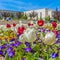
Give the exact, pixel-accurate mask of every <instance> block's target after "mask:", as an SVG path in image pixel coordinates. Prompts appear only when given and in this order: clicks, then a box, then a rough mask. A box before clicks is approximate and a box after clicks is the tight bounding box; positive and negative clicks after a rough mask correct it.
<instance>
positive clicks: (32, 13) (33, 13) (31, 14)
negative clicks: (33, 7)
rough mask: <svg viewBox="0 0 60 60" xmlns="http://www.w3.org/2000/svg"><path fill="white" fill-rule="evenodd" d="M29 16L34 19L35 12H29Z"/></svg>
mask: <svg viewBox="0 0 60 60" xmlns="http://www.w3.org/2000/svg"><path fill="white" fill-rule="evenodd" d="M29 16H30V17H31V18H32V17H33V18H34V17H36V16H37V13H36V12H35V11H33V12H31V13H30V14H29Z"/></svg>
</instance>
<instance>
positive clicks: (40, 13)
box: [24, 8, 54, 19]
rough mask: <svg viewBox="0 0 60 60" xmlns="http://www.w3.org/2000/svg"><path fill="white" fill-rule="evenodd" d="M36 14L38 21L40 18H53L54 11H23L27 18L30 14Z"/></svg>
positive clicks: (45, 9)
mask: <svg viewBox="0 0 60 60" xmlns="http://www.w3.org/2000/svg"><path fill="white" fill-rule="evenodd" d="M33 11H35V12H37V14H38V19H40V17H42V18H43V19H45V18H46V17H47V16H50V18H53V13H54V11H53V10H49V9H47V8H44V9H38V10H31V11H25V12H24V13H26V15H27V16H28V18H29V13H31V12H33Z"/></svg>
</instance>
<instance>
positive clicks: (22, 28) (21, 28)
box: [17, 26, 25, 34]
mask: <svg viewBox="0 0 60 60" xmlns="http://www.w3.org/2000/svg"><path fill="white" fill-rule="evenodd" d="M24 30H25V27H24V26H21V27H18V31H17V32H18V33H19V34H23V33H24Z"/></svg>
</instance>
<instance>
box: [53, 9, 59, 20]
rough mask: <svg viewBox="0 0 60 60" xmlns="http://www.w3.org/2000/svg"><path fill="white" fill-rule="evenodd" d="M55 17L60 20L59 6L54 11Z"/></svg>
mask: <svg viewBox="0 0 60 60" xmlns="http://www.w3.org/2000/svg"><path fill="white" fill-rule="evenodd" d="M53 17H54V19H55V20H60V11H58V9H57V8H56V11H55V12H54V15H53Z"/></svg>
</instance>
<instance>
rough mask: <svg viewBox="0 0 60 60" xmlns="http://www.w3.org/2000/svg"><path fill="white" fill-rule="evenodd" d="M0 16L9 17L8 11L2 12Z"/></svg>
mask: <svg viewBox="0 0 60 60" xmlns="http://www.w3.org/2000/svg"><path fill="white" fill-rule="evenodd" d="M2 16H3V17H5V18H6V17H9V16H10V13H9V12H3V13H2Z"/></svg>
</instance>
